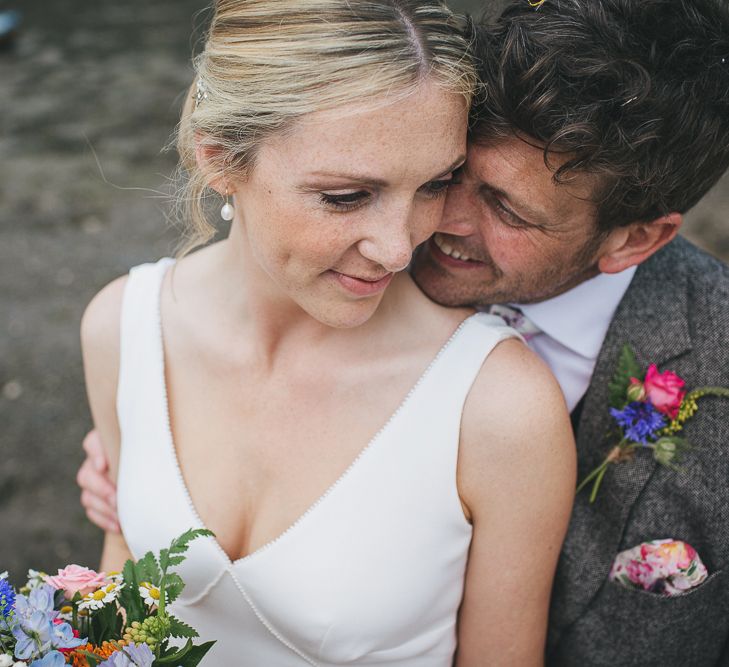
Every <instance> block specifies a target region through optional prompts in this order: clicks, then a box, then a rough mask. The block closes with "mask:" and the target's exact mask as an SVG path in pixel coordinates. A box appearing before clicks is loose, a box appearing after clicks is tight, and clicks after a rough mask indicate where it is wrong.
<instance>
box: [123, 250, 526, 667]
mask: <svg viewBox="0 0 729 667" xmlns="http://www.w3.org/2000/svg"><path fill="white" fill-rule="evenodd" d="M172 262H173V260H170V259H163V260H160V261H159V262H158V263H156V264H146V265H143V266H139V267H136V268H135V269H133V270H132V271H131V274H130V278H129V280H128V283H127V286H126V291H125V294H124V300H123V307H122V326H121V359H120V376H119V387H118V403H117V409H118V416H119V423H120V426H121V433H122V447H121V460H120V469H119V479H118V504H119V517H120V521H121V526H122V529H123V532H124V536H125V538H126V540H127V543H128V545H129V548H130V549H131V551H132V553H133V554H134V557H135V558H139V557H141V556H143V555H144V553H145V552H147V551H149V550H152V551H156V550H159V549H160V548H162V547H166V546H167V545H168V544H169V542H170V541H171V540H172V539H173V538H175V537H177V536H178V535H180V534H181V533H182V532H184V531H185V530H187V529H189V528H191V527H203V524H202V522H201V520H200V518H199V516H198V514H197V512H196V510H195V507H194V506H193V503H192V501H191V498H190V495H189V493H188V491H187V488H186V487H185V482H184V480H183V477H182V474H181V471H180V467H179V464H178V461H177V457H176V453H175V446H174V443H173V441H172V435H171V430H170V423H169V415H168V405H167V397H166V387H165V379H164V378H165V371H164V357H163V342H162V330H161V326H160V307H159V294H160V286H161V283H162V279H163V276H164V273H165V271H166V270H167V269H168V267H169V266H170V265H171V264H172ZM517 335H518V334H516V333H515V332H514V331H513V330H512V329H509V328H507V327H506V326H505V325H504V324H503V322H502V320H501V319H500V318H497V317H494V316H492V315H486V314H483V313H480V314H477V315H473V316H472V317H469V318H468V319H467V320H465V321H464V322H463V323H462V324H461V326H460V327H459V328H458V330H457V331H456V332H455V333H454V334H453V336H452V337H451V339H450V340H449V341H448V342H447V343H446V345H445V346H444V347H443V348H442V349H441V351H440V352H439V353H438V355H437V356H436V357H435V359H433V361H432V363H431V364H430V366H429V367H428V369H427V370H426V371H425V372H424V373H423V375H422V377H421V378H420V380H418V382H417V383H416V384H415V386H414V387H413V388H412V390H411V391H410V392H409V393H408V395H407V396H406V397H404V399H403V401H402V404H401V405H400V407H399V408H398V409H397V411H396V412H395V413H394V414H393V415H392V416H391V417H390V419H389V420H387V422H386V423H385V424H384V426H383V427H382V429H381V430H380V431H379V432H378V433H377V434H376V435H375V437H374V438H372V440H371V441H370V443H369V444H368V445H367V446H366V447H365V448H364V449H363V450H362V452H361V454H360V455H359V456H358V457H357V459H356V460H355V461H354V462H353V463H352V465H351V466H350V467H349V469H348V470H347V471H346V472H345V473H344V474H343V475H342V476H341V477H340V478H339V479H338V480H337V481H336V483H334V484H333V485H332V486H331V487H330V488H329V489H327V490H326V492H324V493H323V495H322V496H321V497H320V498H319V500H317V501H316V502H315V503H314V504H313V505H312V506H311V507H310V508H309V509H308V510H307V511H306V512H305V513H304V515H303V516H301V517H300V518H299V519H298V520H297V521H296V522H295V523H294V524H293V525H292V526H291V527H290V528H289V529H288V530H286V531H285V532H284V533H283V534H282V535H280V536H279V537H278V538H276V539H275V540H273V541H272V542H270V543H268V544H267V545H265V546H264V547H262V548H260V549H258V550H257V551H255V552H253V553H251V554H250V555H248V556H246V557H245V558H242V559H240V560H237V561H235V562H231V561H230V559H229V558H228V557H227V556H226V555H225V553H224V552H223V550H222V548H221V547H220V546H219V545H218V543H217V542H216V541H215V540H214V539H212V538H202V539H198V540H196V541H194V542H193V543H192V545H191V548H190V551H189V552H188V558H187V560H186V561H185V563H184V564H183V565H182V566H181V567H180V568H179V569H178V572H179V573H180V575H181V576H182V577H183V579H184V580H185V582H186V587H185V590H184V591H183V593H182V595H181V597H180V599H179V600H178V601H177V602H176V603H175V604H174V605H173V608H174V612H175V613H176V614H177V615H178V616H179V617H180V618H181V619H183V620H184V621H186V622H188V623H190V624H191V625H193V626H194V627H195V628H196V629H197V630H198V631H199V632H200V634H201V637H202V638H203V639H204V640H208V639H216V640H217V644H216V646H215V647H214V648H213V650H212V651H211V652H210V653H209V654H208V657H207V658H206V659H205V660H204V661H203V664H204V665H210V666H211V667H221V666H223V667H229V666H238V665H240V666H245V667H301V666H305V665H319V666H320V667H328V666H330V665H378V666H385V665H392V666H393V667H395V666H396V667H450V665H451V664H452V659H453V654H454V651H455V647H456V614H457V611H458V607H459V604H460V602H461V597H462V594H463V579H464V573H465V569H466V560H467V555H468V549H469V544H470V541H471V532H472V530H471V526H470V524H469V523H468V522H467V521H466V519H465V518H464V516H463V510H462V508H461V504H460V501H459V497H458V492H457V488H456V461H457V456H458V442H459V430H460V422H461V412H462V409H463V404H464V400H465V398H466V396H467V394H468V391H469V389H470V387H471V384H472V383H473V380H474V378H475V376H476V374H477V372H478V370H479V369H480V367H481V365H482V363H483V361H484V359H485V358H486V357H487V356H488V354H489V352H490V351H491V350H492V349H493V348H494V346H495V345H496V344H497V343H498V342H499V341H501V340H503V339H505V338H509V337H513V336H517ZM385 418H386V416H385V415H383V422H384V421H385ZM214 455H215V453H214V452H211V456H214Z"/></svg>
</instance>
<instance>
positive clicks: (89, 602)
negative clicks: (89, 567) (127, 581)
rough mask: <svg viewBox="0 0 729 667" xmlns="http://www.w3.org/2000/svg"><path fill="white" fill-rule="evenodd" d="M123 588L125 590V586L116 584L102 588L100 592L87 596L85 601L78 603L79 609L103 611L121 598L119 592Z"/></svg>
mask: <svg viewBox="0 0 729 667" xmlns="http://www.w3.org/2000/svg"><path fill="white" fill-rule="evenodd" d="M122 588H124V584H115V583H114V582H112V583H110V584H107V585H106V586H102V587H101V588H100V589H99V590H97V591H94V592H93V593H89V594H88V595H85V596H84V598H83V600H81V602H79V603H78V608H79V609H80V610H82V611H96V610H98V609H101V608H102V607H105V606H106V605H107V604H109V603H110V602H114V601H115V600H116V599H117V598H118V597H119V591H120V590H121V589H122Z"/></svg>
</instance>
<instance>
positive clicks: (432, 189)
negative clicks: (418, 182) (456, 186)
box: [420, 178, 453, 199]
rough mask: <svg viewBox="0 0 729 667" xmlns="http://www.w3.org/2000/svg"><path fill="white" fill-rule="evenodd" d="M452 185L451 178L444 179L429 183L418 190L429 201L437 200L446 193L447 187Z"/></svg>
mask: <svg viewBox="0 0 729 667" xmlns="http://www.w3.org/2000/svg"><path fill="white" fill-rule="evenodd" d="M451 183H453V179H452V178H444V179H440V180H437V181H430V182H429V183H426V184H425V185H424V186H422V187H421V188H420V191H421V192H422V193H423V194H424V195H425V196H426V197H429V198H430V199H438V198H439V197H442V196H443V195H445V194H446V192H448V187H449V186H450V185H451Z"/></svg>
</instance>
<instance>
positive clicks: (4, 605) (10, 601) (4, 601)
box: [0, 579, 15, 618]
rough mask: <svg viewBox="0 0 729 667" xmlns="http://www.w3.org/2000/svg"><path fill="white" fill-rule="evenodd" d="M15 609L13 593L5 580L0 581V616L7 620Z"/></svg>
mask: <svg viewBox="0 0 729 667" xmlns="http://www.w3.org/2000/svg"><path fill="white" fill-rule="evenodd" d="M13 607H15V591H14V590H13V587H12V586H11V585H10V584H9V583H8V580H7V579H0V616H3V617H4V618H7V617H8V616H10V614H12V613H13Z"/></svg>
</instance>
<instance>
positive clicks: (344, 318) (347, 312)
mask: <svg viewBox="0 0 729 667" xmlns="http://www.w3.org/2000/svg"><path fill="white" fill-rule="evenodd" d="M380 301H381V299H377V300H374V299H373V300H370V299H367V300H363V301H360V302H358V303H348V304H336V305H335V304H331V305H329V306H327V305H322V306H321V307H319V308H311V309H309V308H307V309H306V310H307V312H308V313H309V315H310V316H311V317H313V318H314V319H315V320H317V321H318V322H321V323H322V324H324V325H326V326H328V327H332V328H333V329H354V328H356V327H359V326H362V325H363V324H366V323H367V322H368V321H369V320H370V319H371V318H372V316H373V315H374V314H375V312H376V311H377V307H378V306H379V305H380Z"/></svg>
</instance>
